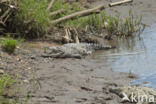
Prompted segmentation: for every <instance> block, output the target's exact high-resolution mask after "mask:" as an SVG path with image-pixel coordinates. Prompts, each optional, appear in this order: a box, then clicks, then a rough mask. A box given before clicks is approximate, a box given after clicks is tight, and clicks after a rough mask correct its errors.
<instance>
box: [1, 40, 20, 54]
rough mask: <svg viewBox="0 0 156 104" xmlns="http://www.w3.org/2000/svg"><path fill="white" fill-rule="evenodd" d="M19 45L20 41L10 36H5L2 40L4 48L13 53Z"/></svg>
mask: <svg viewBox="0 0 156 104" xmlns="http://www.w3.org/2000/svg"><path fill="white" fill-rule="evenodd" d="M17 45H18V41H17V40H15V39H13V38H9V37H8V38H5V39H4V40H3V41H2V42H1V46H2V48H3V50H4V51H6V52H8V53H13V52H14V51H15V49H16V47H17Z"/></svg>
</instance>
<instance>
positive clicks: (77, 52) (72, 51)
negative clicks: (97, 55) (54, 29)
mask: <svg viewBox="0 0 156 104" xmlns="http://www.w3.org/2000/svg"><path fill="white" fill-rule="evenodd" d="M112 48H115V47H114V46H110V45H101V44H94V43H67V44H64V45H62V46H54V47H48V48H46V49H45V51H44V54H42V57H52V58H79V59H81V58H82V57H83V56H86V55H89V54H92V53H93V52H95V51H96V50H108V49H112Z"/></svg>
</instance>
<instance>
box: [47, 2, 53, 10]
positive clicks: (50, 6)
mask: <svg viewBox="0 0 156 104" xmlns="http://www.w3.org/2000/svg"><path fill="white" fill-rule="evenodd" d="M54 2H55V0H51V2H50V4H49V5H48V8H47V10H48V11H49V10H50V9H51V8H52V6H53V4H54Z"/></svg>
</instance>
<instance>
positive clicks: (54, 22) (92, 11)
mask: <svg viewBox="0 0 156 104" xmlns="http://www.w3.org/2000/svg"><path fill="white" fill-rule="evenodd" d="M104 8H105V7H104V5H100V6H98V7H95V8H92V9H87V10H83V11H79V12H76V13H73V14H71V15H68V16H65V17H62V18H59V19H56V20H54V21H52V22H51V23H52V24H58V23H61V22H63V21H66V20H69V19H73V18H75V17H81V16H87V15H90V14H93V13H97V11H98V10H102V9H104ZM98 12H99V11H98Z"/></svg>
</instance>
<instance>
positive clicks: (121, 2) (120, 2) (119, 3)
mask: <svg viewBox="0 0 156 104" xmlns="http://www.w3.org/2000/svg"><path fill="white" fill-rule="evenodd" d="M129 2H133V0H123V1H118V2H114V3H110V4H109V6H110V7H112V6H116V5H121V4H124V3H129Z"/></svg>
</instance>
